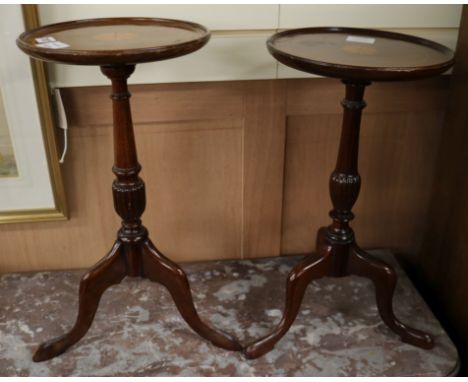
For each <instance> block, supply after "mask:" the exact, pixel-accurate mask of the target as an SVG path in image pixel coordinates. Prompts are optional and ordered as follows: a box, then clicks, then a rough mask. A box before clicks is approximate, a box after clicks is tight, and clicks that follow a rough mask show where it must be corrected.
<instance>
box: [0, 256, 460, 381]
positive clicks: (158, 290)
mask: <svg viewBox="0 0 468 382" xmlns="http://www.w3.org/2000/svg"><path fill="white" fill-rule="evenodd" d="M379 255H380V256H383V257H385V258H386V259H387V261H391V262H394V260H393V258H392V257H391V255H390V254H388V253H385V252H383V251H380V252H379ZM298 259H299V258H298V257H288V258H284V257H283V258H271V259H263V260H256V261H248V260H246V261H227V262H210V263H197V264H184V265H183V268H184V269H185V270H186V271H187V273H188V274H189V279H190V283H191V287H192V291H193V294H194V299H195V303H196V305H197V308H198V310H199V313H200V315H201V316H202V318H203V319H205V320H206V321H207V322H209V323H211V324H213V325H215V326H217V327H218V328H219V329H222V330H224V331H227V332H230V333H232V334H234V335H236V336H237V337H238V338H239V339H240V340H241V341H243V342H246V341H249V340H252V339H254V338H258V337H260V336H262V335H263V334H265V333H267V332H268V331H269V330H270V329H271V328H273V327H274V325H276V324H277V323H278V322H279V319H280V315H281V309H282V307H283V303H284V289H285V288H284V286H285V279H286V276H287V274H288V272H289V270H290V269H291V267H292V265H293V264H295V263H296V262H297V261H298ZM397 270H398V273H399V283H398V287H397V291H396V294H395V298H394V305H395V312H396V314H397V315H398V316H399V317H400V318H401V320H402V321H403V322H406V323H409V324H411V325H413V326H414V327H417V328H419V329H422V330H425V331H427V332H429V333H432V334H433V335H434V337H435V342H436V346H435V348H434V349H432V350H422V349H418V348H416V347H413V346H410V345H407V344H403V343H402V342H400V341H399V340H398V338H397V337H396V336H395V335H394V334H393V333H392V332H391V331H390V330H388V329H387V327H386V326H385V325H384V324H383V323H382V322H381V320H380V318H379V316H378V313H377V310H376V307H375V304H374V290H373V287H372V284H371V283H370V282H369V281H368V280H365V279H361V278H358V277H346V278H341V279H330V278H326V279H322V280H319V281H316V282H313V283H312V284H311V285H310V286H309V288H308V290H307V293H306V296H305V299H304V302H303V304H302V308H301V312H300V314H299V316H298V318H297V320H296V322H295V323H294V324H293V326H292V328H291V330H290V331H289V332H288V334H287V335H286V336H285V337H284V338H283V340H282V341H280V342H279V343H278V344H277V346H276V348H275V349H274V350H273V351H271V352H270V353H268V354H267V355H265V356H264V357H262V358H260V359H257V360H251V361H248V360H245V359H244V358H243V357H242V355H241V354H238V353H234V352H229V351H224V350H221V349H218V348H216V347H214V346H212V345H210V344H209V343H207V342H206V341H204V340H203V339H201V338H200V337H198V336H197V335H196V334H195V333H194V332H193V331H192V330H191V329H190V328H189V327H188V326H187V325H186V324H185V322H184V321H183V320H182V319H181V317H180V316H179V314H178V312H177V310H176V308H175V307H174V305H173V304H172V300H171V298H170V295H169V294H168V293H167V292H166V290H165V289H164V288H163V287H161V286H160V285H157V284H153V283H151V282H149V281H146V280H140V279H128V278H127V279H126V280H124V281H123V282H122V284H120V285H118V286H114V287H112V288H110V289H109V290H108V291H107V292H106V293H105V295H104V297H103V298H102V300H101V305H100V308H99V310H98V313H97V315H96V318H95V320H94V324H93V326H92V327H91V329H90V331H89V332H88V334H87V335H86V336H85V337H84V338H83V339H82V340H81V341H80V342H79V343H78V344H76V345H75V346H73V347H72V348H71V349H70V350H69V351H68V352H66V353H65V354H63V355H62V356H60V357H57V358H55V359H53V360H51V361H47V362H43V363H33V362H32V361H31V355H32V352H33V350H34V349H35V348H36V346H37V345H38V344H39V343H40V342H42V341H44V340H46V339H50V338H51V337H55V336H57V335H59V334H62V333H64V332H65V331H66V330H68V329H69V328H70V326H71V325H72V323H73V322H74V319H75V314H76V308H77V291H78V283H79V279H80V276H81V274H82V273H83V272H79V271H73V272H41V273H30V274H26V273H23V274H6V275H3V276H1V277H0V376H228V375H229V376H445V375H448V374H450V373H453V372H454V370H455V369H456V363H457V352H456V349H455V348H454V346H453V344H452V342H451V341H450V340H449V338H448V337H447V335H446V334H445V332H444V330H443V329H442V328H441V326H440V325H439V323H438V322H437V320H436V319H435V318H434V316H433V315H432V313H431V312H430V311H429V309H428V307H427V306H426V304H425V303H424V302H423V300H422V299H421V297H420V296H419V295H418V293H417V292H416V291H415V289H414V287H413V286H412V285H411V283H410V281H409V280H408V278H407V277H406V276H405V275H404V274H403V272H402V271H401V268H399V267H397Z"/></svg>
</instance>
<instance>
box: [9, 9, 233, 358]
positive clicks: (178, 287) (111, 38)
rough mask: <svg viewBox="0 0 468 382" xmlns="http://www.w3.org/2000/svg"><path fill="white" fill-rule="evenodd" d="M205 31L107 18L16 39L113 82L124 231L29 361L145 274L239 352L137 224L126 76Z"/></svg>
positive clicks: (198, 326)
mask: <svg viewBox="0 0 468 382" xmlns="http://www.w3.org/2000/svg"><path fill="white" fill-rule="evenodd" d="M209 38H210V33H209V32H208V31H207V29H206V28H204V27H203V26H201V25H199V24H194V23H190V22H185V21H179V20H166V19H151V18H109V19H93V20H80V21H72V22H65V23H59V24H53V25H48V26H44V27H40V28H37V29H34V30H31V31H28V32H25V33H23V34H21V36H19V38H18V40H17V44H18V46H19V48H20V49H22V50H23V51H24V52H26V53H27V54H29V55H30V56H32V57H34V58H37V59H40V60H44V61H51V62H58V63H63V64H74V65H97V66H100V67H101V71H102V73H103V74H104V75H105V76H107V77H108V78H109V79H110V80H111V82H112V95H111V98H112V107H113V120H114V166H113V169H112V171H113V172H114V174H115V176H116V179H115V180H114V182H113V184H112V192H113V197H114V206H115V210H116V212H117V214H118V215H119V216H120V217H121V218H122V226H121V228H120V230H119V231H118V234H117V239H116V241H115V243H114V245H113V247H112V249H111V251H110V252H109V253H108V254H107V255H106V256H105V257H104V258H103V259H101V261H99V262H98V263H97V264H96V265H95V266H94V267H93V268H91V270H89V271H88V272H87V273H86V274H85V275H84V276H83V278H82V279H81V283H80V291H79V310H78V317H77V319H76V322H75V325H74V326H73V328H72V329H71V330H70V331H69V332H68V333H66V334H65V335H63V336H61V337H58V338H55V339H52V340H50V341H48V342H45V343H43V344H41V345H40V346H39V348H38V349H37V351H36V353H35V354H34V356H33V360H34V361H44V360H48V359H51V358H53V357H55V356H57V355H59V354H61V353H63V352H64V351H66V350H67V349H68V348H69V347H70V346H72V345H73V344H74V343H76V342H77V341H79V340H80V339H81V338H82V337H83V336H84V335H85V334H86V332H87V331H88V329H89V327H90V326H91V323H92V321H93V318H94V315H95V313H96V310H97V308H98V304H99V300H100V298H101V296H102V294H103V293H104V291H105V290H106V289H107V288H108V287H110V286H111V285H114V284H118V283H120V281H122V279H123V278H124V277H126V276H139V277H145V278H148V279H150V280H152V281H155V282H158V283H161V284H162V285H164V286H165V287H166V288H167V289H168V290H169V292H170V294H171V295H172V298H173V299H174V302H175V304H176V306H177V308H178V310H179V312H180V314H181V315H182V317H183V318H184V319H185V321H186V322H187V323H188V324H189V325H190V327H191V328H192V329H193V330H194V331H195V332H197V333H198V334H199V335H201V336H202V337H204V338H206V339H207V340H209V341H211V342H212V343H213V344H214V345H217V346H219V347H222V348H225V349H229V350H241V346H240V345H239V343H238V342H237V341H236V340H235V339H233V338H231V337H229V336H228V335H227V334H224V333H222V332H219V331H217V330H215V329H213V328H211V327H209V326H208V325H207V324H205V323H204V322H203V321H202V320H201V319H200V317H199V316H198V314H197V311H196V309H195V306H194V303H193V299H192V294H191V292H190V286H189V283H188V280H187V277H186V275H185V273H184V271H183V270H182V269H181V268H180V267H179V266H178V265H177V264H175V263H174V262H172V261H171V260H169V259H168V258H166V257H165V256H164V255H163V254H162V253H161V252H160V251H159V250H158V249H156V247H155V246H154V245H153V244H152V242H151V241H150V239H149V237H148V231H147V230H146V228H145V227H144V226H143V225H142V223H141V220H140V218H141V215H142V214H143V211H144V209H145V184H144V183H143V180H142V179H141V178H140V177H139V176H138V174H139V172H140V170H141V166H140V164H139V163H138V159H137V151H136V145H135V137H134V132H133V125H132V117H131V112H130V102H129V98H130V93H129V92H128V88H127V79H128V77H129V76H130V75H131V74H132V73H133V71H134V69H135V64H138V63H143V62H151V61H159V60H165V59H170V58H174V57H178V56H182V55H185V54H188V53H191V52H193V51H196V50H198V49H200V48H201V47H202V46H204V45H205V44H206V43H207V42H208V40H209Z"/></svg>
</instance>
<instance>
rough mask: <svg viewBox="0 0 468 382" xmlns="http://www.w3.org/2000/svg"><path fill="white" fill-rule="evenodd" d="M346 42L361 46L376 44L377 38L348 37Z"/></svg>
mask: <svg viewBox="0 0 468 382" xmlns="http://www.w3.org/2000/svg"><path fill="white" fill-rule="evenodd" d="M346 41H348V42H357V43H360V44H373V43H374V42H375V38H372V37H363V36H348V37H346Z"/></svg>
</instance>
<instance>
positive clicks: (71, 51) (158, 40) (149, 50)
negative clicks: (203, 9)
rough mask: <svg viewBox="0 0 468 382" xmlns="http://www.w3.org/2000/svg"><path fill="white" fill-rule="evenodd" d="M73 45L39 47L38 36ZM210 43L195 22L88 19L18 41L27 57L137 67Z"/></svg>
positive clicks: (51, 27) (30, 33)
mask: <svg viewBox="0 0 468 382" xmlns="http://www.w3.org/2000/svg"><path fill="white" fill-rule="evenodd" d="M41 37H53V38H55V39H56V40H57V41H60V42H62V43H65V44H67V45H69V46H68V47H65V48H59V49H52V48H44V47H40V46H38V45H37V44H38V43H37V40H36V39H37V38H41ZM209 39H210V33H209V32H208V30H207V29H206V28H205V27H204V26H202V25H200V24H196V23H190V22H187V21H181V20H170V19H153V18H146V17H116V18H102V19H86V20H77V21H69V22H64V23H58V24H50V25H46V26H42V27H39V28H35V29H32V30H30V31H26V32H24V33H22V34H21V35H20V36H19V37H18V39H17V40H16V43H17V45H18V47H19V48H20V49H21V50H22V51H23V52H25V53H27V54H28V55H30V56H32V57H34V58H37V59H40V60H45V61H54V62H60V63H63V64H72V65H107V64H138V63H142V62H152V61H161V60H167V59H169V58H174V57H179V56H183V55H185V54H188V53H191V52H193V51H195V50H197V49H200V48H201V47H202V46H203V45H205V44H206V43H207V42H208V40H209Z"/></svg>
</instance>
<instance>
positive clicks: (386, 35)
mask: <svg viewBox="0 0 468 382" xmlns="http://www.w3.org/2000/svg"><path fill="white" fill-rule="evenodd" d="M267 46H268V50H269V51H270V53H271V54H272V55H273V56H274V57H275V58H276V59H277V60H278V61H280V62H282V63H283V64H285V65H287V66H290V67H292V68H295V69H299V70H302V71H304V72H308V73H314V74H319V75H322V76H327V77H337V78H341V79H348V80H361V81H396V80H409V79H416V78H424V77H430V76H433V75H437V74H441V73H443V72H445V71H446V70H447V69H449V68H450V67H451V66H452V65H453V58H454V53H453V51H452V50H450V49H449V48H447V47H445V46H443V45H441V44H438V43H435V42H433V41H430V40H426V39H422V38H419V37H414V36H409V35H405V34H401V33H393V32H386V31H380V30H373V29H361V28H338V27H320V28H303V29H290V30H287V31H284V32H279V33H276V34H275V35H273V36H272V37H270V38H269V40H268V41H267Z"/></svg>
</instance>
